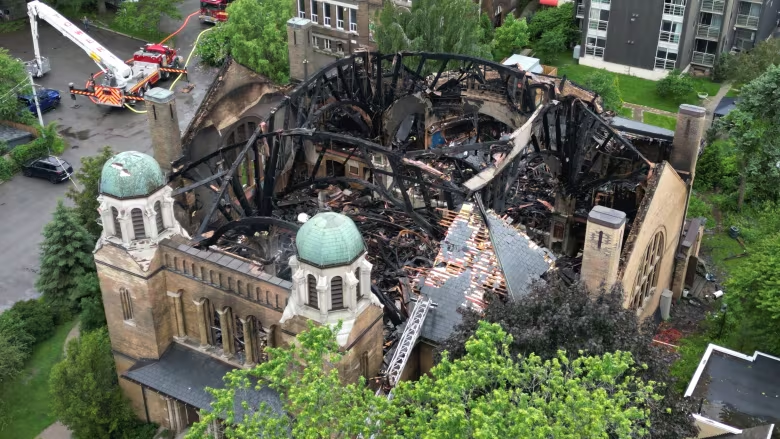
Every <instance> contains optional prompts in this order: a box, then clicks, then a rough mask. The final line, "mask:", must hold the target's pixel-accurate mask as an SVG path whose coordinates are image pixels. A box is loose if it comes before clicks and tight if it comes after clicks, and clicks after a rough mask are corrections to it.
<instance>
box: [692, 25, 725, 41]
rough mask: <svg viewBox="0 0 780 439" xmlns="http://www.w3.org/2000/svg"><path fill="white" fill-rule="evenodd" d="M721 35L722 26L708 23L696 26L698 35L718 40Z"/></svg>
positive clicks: (698, 36)
mask: <svg viewBox="0 0 780 439" xmlns="http://www.w3.org/2000/svg"><path fill="white" fill-rule="evenodd" d="M719 36H720V27H719V26H712V25H707V24H700V25H698V26H696V37H697V38H706V39H710V40H717V39H718V37H719Z"/></svg>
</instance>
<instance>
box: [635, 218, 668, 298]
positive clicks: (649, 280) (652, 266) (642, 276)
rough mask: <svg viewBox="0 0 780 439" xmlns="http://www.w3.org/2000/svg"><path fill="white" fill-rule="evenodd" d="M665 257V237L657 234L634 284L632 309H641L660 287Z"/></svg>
mask: <svg viewBox="0 0 780 439" xmlns="http://www.w3.org/2000/svg"><path fill="white" fill-rule="evenodd" d="M663 255H664V235H663V233H662V232H657V233H656V234H655V235H654V236H653V239H652V240H651V241H650V243H649V244H648V245H647V248H646V249H645V255H644V257H643V258H642V264H641V265H640V266H639V272H638V273H637V275H636V281H635V282H634V294H633V298H632V299H631V300H632V303H631V307H632V308H634V309H640V308H642V306H644V303H645V301H646V300H647V299H649V298H650V296H651V293H652V292H653V291H654V290H655V288H656V287H657V286H658V285H657V283H658V273H659V272H660V271H661V259H662V258H663Z"/></svg>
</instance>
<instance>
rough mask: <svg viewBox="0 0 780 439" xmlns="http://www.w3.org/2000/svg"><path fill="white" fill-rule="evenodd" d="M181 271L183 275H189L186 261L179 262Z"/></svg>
mask: <svg viewBox="0 0 780 439" xmlns="http://www.w3.org/2000/svg"><path fill="white" fill-rule="evenodd" d="M181 270H182V271H183V272H184V274H190V267H188V266H187V260H186V259H182V261H181Z"/></svg>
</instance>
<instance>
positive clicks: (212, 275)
mask: <svg viewBox="0 0 780 439" xmlns="http://www.w3.org/2000/svg"><path fill="white" fill-rule="evenodd" d="M209 283H210V284H212V285H214V270H209Z"/></svg>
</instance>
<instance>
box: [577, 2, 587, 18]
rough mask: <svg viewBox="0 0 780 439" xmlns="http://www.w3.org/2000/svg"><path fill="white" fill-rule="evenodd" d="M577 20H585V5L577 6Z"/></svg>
mask: <svg viewBox="0 0 780 439" xmlns="http://www.w3.org/2000/svg"><path fill="white" fill-rule="evenodd" d="M577 18H585V5H583V4H579V5H577Z"/></svg>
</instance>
